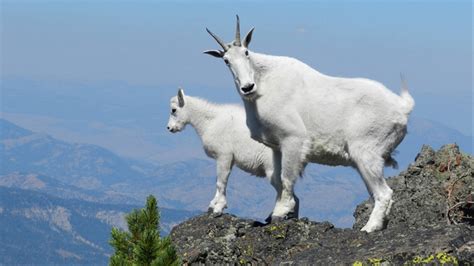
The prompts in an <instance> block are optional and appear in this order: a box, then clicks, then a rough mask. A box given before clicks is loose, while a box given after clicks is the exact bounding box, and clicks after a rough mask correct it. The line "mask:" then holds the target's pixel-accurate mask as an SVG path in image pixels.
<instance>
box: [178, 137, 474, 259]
mask: <svg viewBox="0 0 474 266" xmlns="http://www.w3.org/2000/svg"><path fill="white" fill-rule="evenodd" d="M472 173H473V159H472V157H471V156H469V155H467V154H463V153H461V152H460V151H459V148H458V147H457V146H456V145H446V146H444V147H443V148H442V149H440V150H439V151H438V152H435V151H433V150H432V149H431V148H429V147H428V146H424V147H423V149H422V151H421V152H420V154H419V156H417V159H416V161H415V162H414V163H413V164H412V165H411V166H410V167H409V168H408V169H407V170H406V171H404V172H402V173H401V174H400V175H399V176H396V177H394V178H391V179H390V180H389V183H390V185H391V187H392V188H393V189H394V199H395V204H394V206H393V209H392V214H391V216H390V218H391V220H390V222H389V223H388V227H387V229H385V230H383V231H379V232H374V233H370V234H367V233H365V232H360V231H359V228H360V227H361V226H362V225H363V224H364V222H365V221H366V220H367V218H368V215H369V214H370V210H371V208H372V205H371V202H370V201H366V202H364V203H362V204H361V205H359V206H358V207H357V210H356V212H355V214H354V215H355V218H356V223H355V224H354V229H339V228H335V227H334V226H333V225H332V224H331V223H329V222H313V221H309V220H308V219H306V218H302V219H291V220H287V221H282V222H278V223H273V224H268V225H266V224H262V223H259V222H256V221H253V220H249V219H242V218H238V217H236V216H233V215H229V214H223V215H222V216H220V217H214V216H213V215H212V214H202V215H199V216H196V217H194V218H192V219H190V220H188V221H186V222H184V223H182V224H180V225H178V226H176V227H175V228H174V229H173V230H172V232H171V239H172V241H173V243H174V244H175V246H176V247H177V250H178V253H179V254H180V256H181V257H182V259H183V262H184V263H189V264H194V263H207V264H209V263H210V264H225V263H240V264H249V263H250V264H259V265H260V264H272V265H273V264H285V265H286V264H288V265H291V264H311V263H317V264H321V265H330V264H331V265H332V264H357V265H364V264H377V263H384V262H386V263H387V264H396V265H398V264H404V263H408V264H417V263H424V264H426V263H436V264H440V263H448V264H457V263H468V262H472V261H474V232H473V229H474V227H473V226H472V220H470V218H471V217H472V216H471V215H472V212H470V210H471V208H472V207H470V205H469V202H471V201H470V198H469V197H470V196H469V195H472V191H473V189H472V186H473V175H472ZM448 209H451V210H450V211H449V214H450V216H449V217H450V218H449V221H450V222H449V223H450V224H448V217H447V216H446V213H447V212H448ZM455 223H457V224H455Z"/></svg>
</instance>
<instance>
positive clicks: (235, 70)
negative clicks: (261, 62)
mask: <svg viewBox="0 0 474 266" xmlns="http://www.w3.org/2000/svg"><path fill="white" fill-rule="evenodd" d="M206 30H207V32H208V33H209V34H210V35H211V36H212V37H213V38H214V39H215V40H216V41H217V43H218V44H219V45H220V46H221V47H222V49H223V50H207V51H204V53H206V54H209V55H212V56H214V57H218V58H222V59H224V62H225V64H226V65H227V66H228V67H229V69H230V72H231V73H232V75H233V76H234V81H235V85H236V87H237V90H238V92H239V93H240V94H241V95H242V96H243V97H245V98H249V97H252V94H254V93H255V91H256V90H257V85H256V84H255V80H254V70H253V68H252V67H251V65H250V54H249V50H248V49H247V47H248V45H249V43H250V41H251V40H252V33H253V30H254V28H252V29H251V30H250V31H249V32H248V33H247V35H246V36H245V38H244V40H243V41H241V40H240V22H239V16H237V28H236V31H235V40H234V41H233V42H231V43H228V44H226V43H224V42H223V41H222V40H221V39H220V38H219V37H217V36H216V35H215V34H214V33H212V32H211V31H210V30H209V29H207V28H206Z"/></svg>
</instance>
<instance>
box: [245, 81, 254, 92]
mask: <svg viewBox="0 0 474 266" xmlns="http://www.w3.org/2000/svg"><path fill="white" fill-rule="evenodd" d="M254 86H255V84H254V83H252V84H248V85H245V86H244V87H242V91H243V92H245V93H247V92H249V91H252V90H253V87H254Z"/></svg>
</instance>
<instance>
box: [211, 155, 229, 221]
mask: <svg viewBox="0 0 474 266" xmlns="http://www.w3.org/2000/svg"><path fill="white" fill-rule="evenodd" d="M231 169H232V157H230V156H223V157H219V158H218V159H217V182H216V195H215V196H214V199H213V200H212V201H211V203H210V204H209V212H213V213H218V214H220V213H222V211H223V210H224V208H227V199H226V188H227V180H228V179H229V175H230V171H231Z"/></svg>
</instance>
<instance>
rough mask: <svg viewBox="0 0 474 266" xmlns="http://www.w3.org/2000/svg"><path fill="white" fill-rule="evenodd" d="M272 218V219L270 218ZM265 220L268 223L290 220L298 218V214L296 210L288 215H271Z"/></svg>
mask: <svg viewBox="0 0 474 266" xmlns="http://www.w3.org/2000/svg"><path fill="white" fill-rule="evenodd" d="M269 218H270V219H269ZM269 218H267V220H265V221H266V222H268V223H278V222H281V221H285V220H290V219H298V215H297V214H296V213H295V212H289V213H288V214H287V215H285V216H283V217H281V216H271V217H269Z"/></svg>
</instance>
